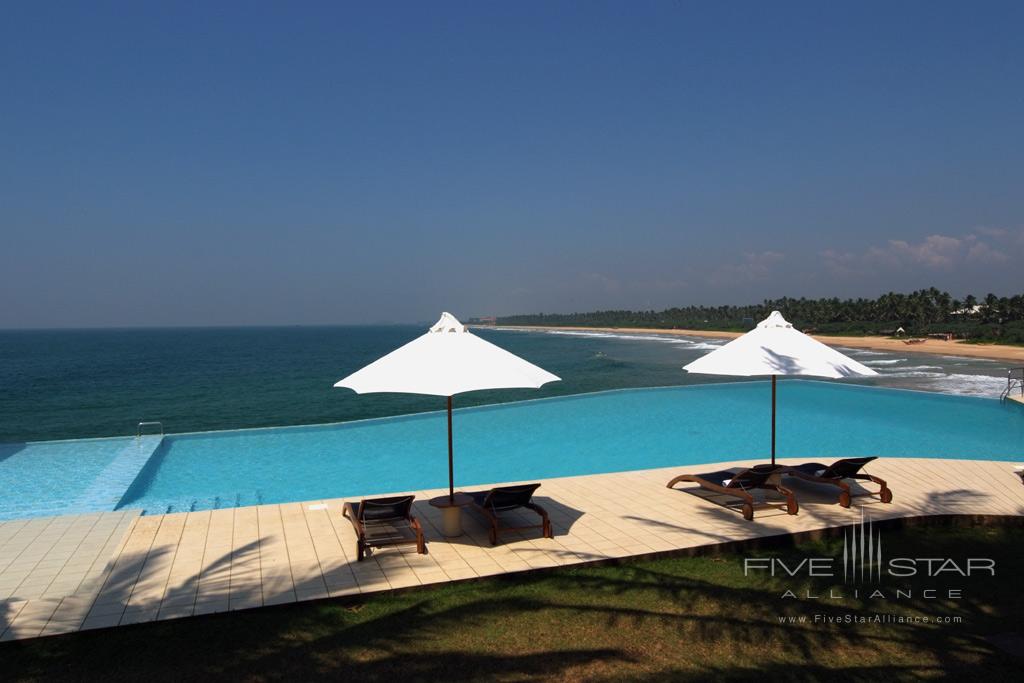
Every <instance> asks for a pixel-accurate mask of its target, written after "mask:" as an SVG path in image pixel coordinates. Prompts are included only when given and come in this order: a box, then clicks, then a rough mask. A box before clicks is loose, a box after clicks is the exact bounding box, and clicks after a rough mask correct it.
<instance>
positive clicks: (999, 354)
mask: <svg viewBox="0 0 1024 683" xmlns="http://www.w3.org/2000/svg"><path fill="white" fill-rule="evenodd" d="M496 329H504V330H551V331H571V330H575V331H579V332H612V333H618V334H667V335H679V336H683V337H708V338H712V339H735V338H736V337H738V336H740V334H741V333H739V332H718V331H714V330H679V329H672V330H658V329H650V328H645V327H546V326H539V325H516V326H500V325H499V326H498V327H497V328H496ZM815 339H818V340H819V341H821V342H824V343H826V344H829V345H831V346H848V347H852V348H858V349H872V350H875V351H890V352H893V353H928V354H934V355H939V356H967V357H971V358H988V359H991V360H1001V361H1008V362H1009V364H1012V365H1014V366H1020V365H1024V347H1021V346H1003V345H999V344H965V343H963V342H961V341H943V340H941V339H928V340H927V341H924V342H922V343H920V344H906V343H904V342H903V341H902V340H900V339H890V338H888V337H846V336H839V335H836V336H832V335H815Z"/></svg>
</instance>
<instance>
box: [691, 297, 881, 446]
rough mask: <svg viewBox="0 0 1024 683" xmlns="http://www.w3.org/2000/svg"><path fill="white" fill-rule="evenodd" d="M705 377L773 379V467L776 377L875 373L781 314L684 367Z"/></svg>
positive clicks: (853, 375) (775, 313)
mask: <svg viewBox="0 0 1024 683" xmlns="http://www.w3.org/2000/svg"><path fill="white" fill-rule="evenodd" d="M683 369H684V370H686V371H687V372H694V373H700V374H705V375H734V376H735V375H739V376H744V377H750V376H756V375H771V377H772V463H773V464H774V463H775V378H776V377H777V376H778V375H811V376H814V377H830V378H833V379H838V378H842V377H867V376H870V375H877V374H878V373H877V372H875V371H874V370H872V369H871V368H869V367H867V366H866V365H863V364H861V363H858V362H857V361H855V360H853V359H852V358H849V357H847V356H844V355H843V354H841V353H839V352H838V351H836V350H835V349H833V348H830V347H828V346H826V345H824V344H822V343H821V342H819V341H817V340H816V339H812V338H811V337H808V336H807V335H806V334H804V333H803V332H800V331H799V330H795V329H793V326H792V325H791V324H789V323H788V322H786V319H785V318H783V317H782V314H781V313H779V312H778V311H772V314H771V315H769V316H768V317H767V318H765V319H764V320H762V321H761V322H760V323H758V324H757V327H755V328H754V329H753V330H751V331H750V332H747V333H746V334H745V335H743V336H742V337H738V338H736V339H733V340H732V341H731V342H729V343H728V344H726V345H725V346H722V347H721V348H718V349H715V350H714V351H712V352H711V353H709V354H707V355H705V356H701V357H700V358H698V359H697V360H695V361H693V362H692V363H690V364H689V365H686V366H684V367H683Z"/></svg>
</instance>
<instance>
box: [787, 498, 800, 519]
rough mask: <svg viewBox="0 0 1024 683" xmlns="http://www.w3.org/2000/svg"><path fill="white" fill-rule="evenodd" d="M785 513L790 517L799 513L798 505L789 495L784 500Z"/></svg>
mask: <svg viewBox="0 0 1024 683" xmlns="http://www.w3.org/2000/svg"><path fill="white" fill-rule="evenodd" d="M786 512H787V513H788V514H791V515H795V514H796V513H798V512H800V503H798V502H796V497H795V496H792V495H791V496H789V497H788V498H787V499H786Z"/></svg>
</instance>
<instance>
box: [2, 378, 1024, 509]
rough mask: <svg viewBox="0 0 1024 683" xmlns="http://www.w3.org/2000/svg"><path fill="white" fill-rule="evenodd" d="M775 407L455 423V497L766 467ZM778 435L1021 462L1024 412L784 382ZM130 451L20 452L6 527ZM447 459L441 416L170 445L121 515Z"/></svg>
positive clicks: (737, 399) (359, 488)
mask: <svg viewBox="0 0 1024 683" xmlns="http://www.w3.org/2000/svg"><path fill="white" fill-rule="evenodd" d="M769 397H770V390H769V386H768V383H767V382H743V383H727V384H709V385H697V386H687V387H671V388H657V389H629V390H619V391H607V392H599V393H593V394H582V395H578V396H569V397H559V398H551V399H543V400H536V401H525V402H520V403H507V404H502V405H497V406H486V407H476V408H467V409H463V410H457V411H456V414H455V418H454V421H455V477H456V485H457V486H462V487H470V486H474V485H479V484H487V483H492V482H500V481H510V480H519V479H540V478H546V477H558V476H568V475H576V474H593V473H600V472H615V471H623V470H635V469H644V468H651V467H665V466H676V465H678V466H681V467H682V466H687V465H692V464H696V463H708V462H714V461H720V460H736V459H744V458H749V459H751V460H752V461H760V460H763V459H764V458H766V457H767V455H768V448H769V444H768V435H769V425H770V422H769V420H770V412H769V409H770V404H769ZM778 428H779V436H778V452H779V457H780V458H781V459H793V460H799V461H802V460H805V459H809V458H813V459H828V458H835V457H843V456H853V455H881V456H885V457H908V456H918V457H940V458H969V459H1000V460H1016V461H1020V460H1024V409H1022V408H1021V406H1018V405H1009V404H1001V403H999V402H998V401H995V400H990V399H980V398H971V397H961V396H948V395H943V394H933V393H923V392H914V391H901V390H894V389H880V388H874V387H864V386H856V385H849V384H840V383H826V382H813V381H803V380H796V381H794V380H787V381H781V382H780V383H779V422H778ZM124 445H125V440H124V439H99V440H91V441H84V440H83V441H65V442H39V443H30V444H23V445H21V446H20V450H18V451H17V452H13V453H8V454H7V457H6V458H4V459H3V460H0V487H2V488H0V491H2V493H0V518H4V517H10V516H23V515H25V514H29V513H27V512H26V510H30V509H32V508H34V507H38V509H40V510H46V511H50V512H49V514H54V512H52V510H53V509H54V507H55V506H56V507H59V505H60V503H61V502H62V501H64V502H67V501H75V500H79V499H81V498H82V495H83V492H84V491H86V490H87V489H89V488H90V487H92V488H95V482H94V480H95V479H96V477H98V476H99V475H100V473H102V472H104V471H105V468H106V471H110V463H111V461H112V460H113V459H114V458H115V457H117V456H116V453H117V452H118V451H119V450H121V449H123V448H124ZM129 453H131V451H129ZM0 458H3V451H0ZM446 461H447V450H446V440H445V418H444V413H440V412H439V413H425V414H424V413H421V414H417V415H409V416H405V417H397V418H382V419H376V420H365V421H360V422H348V423H341V424H333V425H320V426H314V427H284V428H269V429H247V430H239V431H227V432H202V433H193V434H179V435H169V436H167V437H165V438H164V439H163V441H162V443H161V444H160V445H159V447H157V448H156V450H155V452H154V453H153V455H152V457H151V458H150V459H149V461H148V463H147V464H146V465H145V467H142V469H141V471H140V472H139V474H138V476H137V477H136V478H135V480H134V483H132V484H131V486H130V487H128V486H127V484H125V486H126V487H127V492H126V493H124V495H123V497H122V498H121V500H120V502H119V504H118V507H119V508H142V509H144V510H145V512H146V513H148V514H158V513H164V512H168V511H183V510H204V509H212V508H220V507H232V506H238V505H253V504H258V503H281V502H290V501H302V500H315V499H320V498H333V497H338V496H349V495H363V494H366V495H369V494H380V493H388V492H393V491H405V490H416V489H423V488H440V487H443V486H446V485H447V464H446ZM115 465H116V463H115ZM101 478H102V477H101ZM12 513H13V514H12Z"/></svg>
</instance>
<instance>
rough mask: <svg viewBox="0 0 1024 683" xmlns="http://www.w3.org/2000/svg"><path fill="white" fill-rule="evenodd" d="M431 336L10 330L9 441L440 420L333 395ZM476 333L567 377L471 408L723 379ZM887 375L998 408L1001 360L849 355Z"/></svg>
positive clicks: (607, 346)
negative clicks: (153, 425)
mask: <svg viewBox="0 0 1024 683" xmlns="http://www.w3.org/2000/svg"><path fill="white" fill-rule="evenodd" d="M425 327H426V325H420V326H367V327H277V328H225V329H217V328H198V329H157V330H144V329H132V330H59V331H13V332H12V331H0V388H2V390H0V443H4V442H8V443H9V442H25V441H37V440H44V439H73V438H84V437H104V436H126V435H132V434H134V433H135V427H136V425H137V424H138V422H140V421H142V420H160V421H162V422H163V424H164V429H165V430H166V431H167V432H190V431H200V430H213V429H240V428H245V427H269V426H281V425H302V424H321V423H327V422H339V421H346V420H357V419H364V418H372V417H382V416H386V415H399V414H405V413H411V412H421V411H429V410H436V409H438V408H440V407H442V406H443V403H441V400H440V399H436V398H432V397H423V396H410V395H400V394H391V395H384V394H377V395H374V394H369V395H364V396H356V395H355V394H354V393H352V392H350V391H348V390H343V389H334V388H333V386H332V385H333V384H334V382H335V381H336V380H338V379H340V378H342V377H344V376H345V375H347V374H349V373H350V372H353V371H354V370H357V369H358V368H360V367H362V366H363V365H365V364H367V363H369V362H371V361H373V360H375V359H376V358H378V357H380V356H382V355H384V354H385V353H387V352H388V351H390V350H392V349H394V348H396V347H398V346H400V345H401V344H403V343H405V342H407V341H410V340H411V339H413V338H415V337H416V336H417V335H419V334H422V333H423V331H424V329H425ZM477 334H480V335H481V336H482V337H484V338H486V339H488V340H490V341H493V342H495V343H497V344H499V345H501V346H503V347H504V348H507V349H508V350H510V351H511V352H513V353H515V354H518V355H521V356H523V357H524V358H526V359H528V360H530V361H532V362H534V363H536V364H538V365H540V366H541V367H544V368H546V369H548V370H550V371H551V372H554V373H555V374H557V375H559V376H560V377H562V381H561V382H555V383H552V384H549V385H547V386H545V387H543V388H541V389H539V390H512V391H494V392H477V393H473V394H466V395H463V396H459V397H457V399H456V403H457V405H460V406H472V405H484V404H491V403H498V402H503V401H515V400H523V399H531V398H542V397H549V396H564V395H569V394H579V393H585V392H592V391H601V390H605V389H620V388H629V387H651V386H676V385H685V384H696V383H706V382H713V381H722V380H720V379H716V378H713V377H707V376H693V375H688V374H687V373H685V372H683V371H682V370H681V367H682V366H683V365H684V364H686V363H688V362H690V361H691V360H694V359H696V358H697V357H699V356H700V355H702V354H704V353H707V352H708V351H709V350H711V349H713V348H715V346H716V345H718V344H720V343H721V342H720V341H717V340H707V339H698V338H680V337H673V336H667V335H632V334H613V333H581V332H570V331H559V332H552V333H546V332H511V331H503V330H489V329H483V330H477ZM847 351H848V352H849V353H850V354H851V355H852V356H854V357H855V358H857V359H858V360H861V361H862V362H865V363H867V364H869V365H872V366H873V367H874V368H875V369H876V370H878V371H879V372H881V373H883V374H882V376H881V377H879V378H876V379H871V380H868V381H867V382H866V383H868V384H878V385H882V386H895V387H901V388H917V389H928V390H938V391H946V392H953V393H967V394H974V395H981V396H992V397H995V396H998V395H999V390H1000V388H1001V387H1002V386H1003V385H1004V384H1005V379H1004V378H1005V366H1004V365H1003V364H1001V363H997V362H993V361H985V360H978V359H965V358H954V357H937V356H930V355H922V354H912V353H907V354H902V355H900V354H891V353H882V352H875V351H863V350H847Z"/></svg>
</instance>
